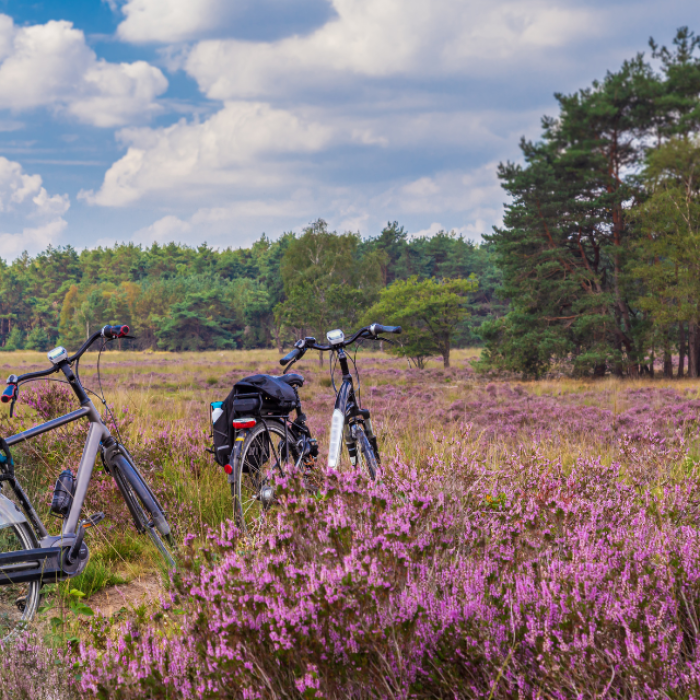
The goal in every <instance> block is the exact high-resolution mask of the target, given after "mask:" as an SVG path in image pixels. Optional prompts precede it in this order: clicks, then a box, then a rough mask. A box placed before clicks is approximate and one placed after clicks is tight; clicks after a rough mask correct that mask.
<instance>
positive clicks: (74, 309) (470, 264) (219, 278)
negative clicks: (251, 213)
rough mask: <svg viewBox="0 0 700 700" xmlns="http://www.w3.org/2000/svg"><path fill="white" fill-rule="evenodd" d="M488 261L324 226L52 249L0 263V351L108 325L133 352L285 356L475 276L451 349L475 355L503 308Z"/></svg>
mask: <svg viewBox="0 0 700 700" xmlns="http://www.w3.org/2000/svg"><path fill="white" fill-rule="evenodd" d="M489 251H490V248H489V246H488V245H475V244H474V243H471V242H469V241H466V240H464V239H463V238H462V237H460V236H457V235H455V234H453V233H445V232H440V233H438V234H436V235H435V236H432V237H430V238H413V239H411V238H409V235H408V233H407V232H406V231H405V230H404V229H403V228H402V227H401V226H399V225H398V223H396V222H394V223H389V224H388V225H387V226H386V227H385V228H384V230H383V231H382V232H381V233H380V234H379V235H378V236H376V237H373V238H368V239H365V240H363V239H362V238H361V237H360V236H359V234H353V233H341V234H338V233H336V232H334V231H329V230H328V227H327V225H326V223H325V222H324V221H322V220H319V221H317V222H315V223H313V224H312V225H310V226H309V227H308V228H307V229H306V230H305V231H304V232H303V233H302V234H300V235H294V234H292V233H287V234H284V235H283V236H281V237H280V238H279V239H277V240H275V241H271V240H270V239H269V238H267V237H266V236H264V235H263V236H262V237H261V238H260V239H259V240H258V241H256V242H255V243H254V244H253V245H252V246H251V247H249V248H237V249H234V248H227V249H225V250H214V249H212V248H210V247H209V246H207V245H206V244H202V245H200V246H199V247H197V248H192V247H188V246H185V245H180V244H177V243H169V244H166V245H158V244H153V245H152V246H151V247H148V248H143V247H141V246H139V245H134V244H132V243H127V244H120V245H115V246H113V247H111V248H101V247H98V248H94V249H85V250H82V251H80V252H78V251H76V250H75V249H73V248H71V247H70V246H68V247H64V248H49V249H47V250H46V251H44V252H42V253H40V254H39V255H37V256H36V257H31V256H29V255H27V254H24V255H22V256H21V257H19V258H17V259H16V260H14V261H12V262H11V263H7V262H3V261H2V260H1V259H0V346H1V347H0V349H2V350H18V349H33V350H48V349H49V348H50V347H52V346H54V345H55V344H58V343H60V344H62V345H65V346H66V347H67V348H75V347H77V346H78V345H79V344H80V343H81V342H82V341H83V340H84V339H85V338H86V337H88V336H89V335H90V333H91V332H92V331H94V330H95V329H96V328H98V327H100V326H101V325H103V324H105V323H126V324H128V325H129V326H130V327H131V328H132V329H133V331H134V334H135V335H136V336H137V337H138V340H137V341H136V342H133V341H132V342H130V343H128V347H129V348H132V349H147V348H152V349H160V350H172V351H185V350H205V349H236V348H264V347H276V348H278V349H282V347H283V346H284V345H285V344H289V343H290V341H293V340H295V339H296V338H298V337H300V336H301V335H304V334H316V335H317V336H318V337H319V338H324V337H325V331H327V330H330V329H331V328H335V327H338V326H340V327H344V328H345V329H346V331H347V330H350V329H351V328H352V327H353V326H356V325H358V324H359V323H361V321H362V319H363V315H364V314H365V313H366V312H367V311H368V310H369V309H370V308H371V307H372V305H373V304H374V303H375V302H376V301H377V300H378V298H379V296H380V293H381V291H382V290H384V289H385V288H387V287H389V286H391V285H392V284H393V283H395V282H397V281H409V280H414V281H416V282H418V281H419V280H422V279H428V278H433V279H439V280H443V279H454V278H456V279H467V278H469V277H470V276H472V275H474V276H476V277H477V278H478V279H479V280H480V286H479V288H478V290H474V291H472V292H471V293H469V295H468V296H465V297H464V304H465V307H466V308H465V312H466V313H464V314H462V320H461V322H460V323H459V324H458V325H459V327H458V328H456V329H455V331H454V333H453V342H454V343H455V344H456V345H468V344H474V343H476V342H478V338H479V336H478V330H477V329H478V325H479V324H480V323H481V322H482V321H483V320H484V319H485V318H487V317H489V316H494V315H497V314H498V313H500V311H499V310H501V309H502V308H503V305H502V304H499V303H498V302H496V301H495V288H496V287H497V285H498V272H497V270H496V269H495V268H494V266H493V263H492V259H491V254H490V252H489ZM467 313H468V314H469V315H467ZM377 320H379V319H377ZM124 349H127V343H125V344H124Z"/></svg>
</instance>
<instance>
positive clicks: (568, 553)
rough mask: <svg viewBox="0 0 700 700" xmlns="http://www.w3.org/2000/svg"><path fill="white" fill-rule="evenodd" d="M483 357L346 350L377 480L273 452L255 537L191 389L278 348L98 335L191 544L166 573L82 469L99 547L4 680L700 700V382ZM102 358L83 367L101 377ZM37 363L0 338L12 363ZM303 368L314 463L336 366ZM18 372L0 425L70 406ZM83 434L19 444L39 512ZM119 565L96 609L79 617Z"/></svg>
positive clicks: (22, 684) (67, 691) (70, 689)
mask: <svg viewBox="0 0 700 700" xmlns="http://www.w3.org/2000/svg"><path fill="white" fill-rule="evenodd" d="M476 355H477V353H476V351H456V352H454V355H453V358H452V365H453V366H452V367H451V368H450V369H443V368H442V366H441V363H438V362H433V361H431V362H429V363H428V365H427V367H426V369H425V370H418V369H416V368H413V367H407V364H406V362H405V361H402V360H398V359H396V358H392V357H390V356H388V355H385V354H382V353H369V352H362V353H360V354H358V356H357V364H358V368H359V369H360V376H361V380H362V384H361V386H362V400H363V405H364V406H365V407H367V408H370V409H371V411H372V415H373V419H374V422H375V427H376V428H377V430H378V433H379V435H380V438H381V439H380V445H381V449H382V454H383V456H384V468H383V473H382V475H381V476H382V478H381V479H380V480H379V481H378V482H377V483H375V484H371V483H369V482H368V481H367V480H366V479H365V478H364V476H363V475H358V474H355V473H354V472H352V471H351V470H350V469H349V468H348V466H347V465H345V467H344V468H343V469H341V470H340V471H339V472H337V473H334V472H327V471H326V470H325V468H324V467H323V466H322V465H321V466H320V476H319V478H320V479H321V481H322V483H323V486H322V489H321V491H320V493H319V494H317V495H315V496H313V495H310V494H308V493H307V492H306V491H304V489H303V488H302V487H301V485H300V484H301V480H300V479H299V478H298V475H296V474H294V473H290V474H288V476H287V478H286V479H285V480H284V482H283V483H282V484H280V504H279V506H278V507H276V508H275V509H273V511H272V512H271V514H270V515H269V517H268V519H267V522H265V523H264V525H263V527H262V528H261V531H260V532H258V533H257V535H256V537H255V538H254V539H253V540H251V539H244V538H241V537H240V536H239V534H238V533H237V532H236V531H235V528H233V527H232V525H231V524H230V522H229V520H228V519H229V518H230V517H231V515H232V507H231V498H230V491H229V486H228V483H227V481H226V478H225V474H224V473H223V470H222V469H221V468H220V467H218V466H217V465H216V464H215V463H214V462H213V460H212V459H211V457H210V456H209V455H208V454H207V453H206V451H205V448H206V447H207V446H208V445H209V418H208V404H209V402H210V401H213V400H220V399H223V398H224V397H225V396H226V394H227V393H228V392H229V391H230V388H231V386H232V384H233V382H234V381H235V380H236V379H237V378H240V377H243V376H246V375H248V374H252V373H257V372H268V373H276V372H277V370H278V367H279V365H277V362H276V360H277V358H278V357H279V355H278V354H277V353H276V352H273V351H241V352H205V353H198V354H180V355H174V354H170V353H119V352H110V353H107V354H105V355H104V356H103V358H102V363H101V376H102V383H103V386H104V390H105V395H106V398H107V401H108V403H109V405H111V406H112V407H113V409H114V414H115V417H116V422H117V424H118V425H119V428H120V431H121V434H122V436H123V438H124V441H125V442H126V443H127V445H128V446H129V447H130V449H131V451H132V453H133V454H134V456H135V457H136V458H137V459H138V461H139V464H140V465H141V466H142V467H143V469H144V471H145V472H146V474H147V476H148V479H149V481H150V482H151V483H152V484H153V485H154V486H155V488H156V490H157V492H158V493H159V495H160V496H161V498H162V500H163V502H164V503H165V504H166V506H167V508H168V512H169V517H170V518H171V520H172V521H173V522H174V524H175V527H176V530H177V532H178V537H179V539H180V540H181V541H182V542H185V541H186V542H187V546H185V547H183V552H182V559H181V561H180V566H179V569H178V574H177V576H176V577H175V578H174V579H172V580H171V579H170V578H169V577H168V576H167V574H165V572H164V571H163V568H162V565H161V563H160V560H159V558H158V556H157V554H156V552H155V551H154V550H152V549H151V548H150V546H149V545H147V543H146V542H143V541H142V539H141V538H139V537H137V536H136V534H135V532H134V531H133V528H132V527H131V525H130V524H128V520H127V515H128V514H127V513H126V509H125V507H124V505H123V504H122V503H121V502H120V501H119V499H118V497H117V495H118V494H117V492H116V489H115V488H114V486H113V484H112V483H111V481H110V480H109V479H108V478H107V476H106V475H104V474H103V473H102V472H101V471H97V472H96V477H95V480H94V482H93V488H92V490H91V493H90V495H89V499H88V501H89V502H88V504H87V506H86V510H89V511H90V512H94V511H98V510H101V511H104V512H106V513H107V516H108V517H107V519H106V520H105V521H104V523H103V524H102V525H101V526H100V527H99V528H98V529H97V530H96V531H95V532H93V533H91V535H90V539H89V546H90V548H91V552H92V558H91V563H90V565H89V567H88V569H87V571H86V572H85V573H84V574H83V575H81V576H80V577H79V578H77V579H74V580H73V581H71V582H70V586H68V585H62V586H61V587H51V588H50V589H49V590H48V591H47V600H48V602H49V603H50V604H51V605H53V607H52V608H51V610H50V611H47V612H45V613H44V614H43V616H42V617H41V618H40V620H39V621H38V624H37V627H36V630H35V631H34V633H33V635H32V636H29V637H28V638H27V639H26V640H23V641H22V642H21V643H19V644H17V645H15V646H14V647H13V648H12V649H10V650H6V653H7V654H11V655H12V656H11V658H12V663H10V664H9V665H7V664H6V665H5V666H6V668H5V671H3V672H2V673H0V684H1V692H2V694H3V695H2V697H8V698H9V697H27V698H35V697H36V698H39V697H49V696H51V697H56V696H59V697H70V696H75V697H87V696H90V695H91V694H96V695H98V696H99V697H114V698H117V697H118V698H131V697H134V698H136V697H163V698H165V697H173V698H175V697H193V698H194V697H213V698H214V697H217V698H218V697H250V698H253V697H264V698H276V697H300V698H301V697H328V698H340V697H352V698H375V697H376V698H378V697H391V698H408V697H425V698H428V697H444V698H447V697H450V698H453V697H460V698H477V697H483V698H602V697H624V698H648V697H653V698H656V697H658V698H669V697H670V698H691V697H699V696H700V647H699V646H698V643H699V642H700V512H699V510H698V506H699V505H700V498H699V497H698V496H697V494H698V477H699V476H700V474H699V472H698V463H699V462H700V443H699V442H698V424H699V421H700V383H698V382H694V381H690V380H680V381H678V380H676V381H671V380H655V381H650V380H645V381H634V382H632V381H619V380H612V379H606V380H602V381H596V382H593V381H585V380H571V379H562V380H557V381H541V382H521V381H517V380H514V379H511V380H507V381H506V380H502V379H495V378H490V377H485V376H482V375H479V374H478V373H476V372H475V371H474V370H473V369H472V366H471V362H472V360H474V359H475V357H476ZM95 363H96V355H95V354H90V355H88V356H87V357H86V358H85V361H84V363H83V364H84V366H83V367H82V368H81V376H82V378H83V382H84V384H85V385H86V386H87V387H89V388H91V389H92V390H94V391H98V382H97V375H96V364H95ZM45 366H46V360H45V356H44V355H41V354H39V353H27V352H23V353H5V354H2V355H0V372H1V371H3V370H4V371H5V373H6V374H10V373H11V372H14V373H19V372H21V371H27V370H30V369H36V368H40V367H41V368H43V367H45ZM297 368H298V371H300V372H301V373H302V374H303V375H304V376H305V378H306V384H305V386H304V387H303V389H301V391H300V394H301V397H302V400H303V402H304V407H305V412H306V413H307V415H308V416H309V424H310V426H311V427H312V430H313V431H314V434H315V435H316V436H317V437H318V439H319V443H320V445H321V455H322V460H321V461H322V462H323V461H324V458H325V455H326V447H327V441H326V437H327V430H328V424H329V422H330V414H331V411H332V407H333V398H334V394H333V389H332V387H331V386H330V380H329V374H328V365H327V364H326V365H324V366H323V367H319V365H318V361H317V357H316V355H313V356H312V355H311V354H309V355H308V356H307V357H306V358H305V359H304V361H303V362H302V363H299V364H298V365H297ZM33 386H34V387H36V389H29V388H26V389H24V390H23V392H22V400H21V401H20V403H19V404H18V406H17V415H16V417H15V418H14V419H12V420H10V419H9V418H8V416H7V412H6V409H5V411H4V412H3V414H2V417H1V418H0V431H1V433H0V434H3V435H7V434H9V433H11V432H16V431H17V430H19V429H21V428H22V427H23V426H28V425H31V424H33V423H34V422H36V421H37V420H38V418H39V417H46V418H47V417H50V416H53V415H56V414H57V413H58V412H61V411H62V410H65V408H67V407H68V406H69V405H70V406H73V405H74V404H73V402H71V400H70V397H69V396H68V395H66V394H65V392H64V387H62V386H60V385H56V384H49V385H43V386H39V385H33ZM84 430H85V428H84V427H82V426H80V425H77V424H73V425H72V426H70V427H69V428H66V429H64V430H62V431H60V434H59V433H58V432H57V433H52V434H49V435H47V436H45V437H42V438H40V439H39V440H37V441H36V442H35V443H34V444H33V445H32V446H27V447H25V448H23V449H22V450H21V451H19V452H18V454H17V457H18V462H19V465H20V466H19V472H20V474H21V475H22V478H23V479H24V483H25V484H26V486H27V490H28V491H30V492H31V493H33V494H34V495H35V496H36V500H37V503H39V504H40V506H41V509H42V510H43V514H45V513H46V511H47V509H48V503H49V502H50V498H51V491H52V487H53V483H54V481H55V479H56V477H57V475H58V473H59V472H60V470H61V469H62V468H65V467H67V466H68V467H70V466H72V467H75V466H77V463H78V460H79V457H80V451H81V449H82V436H84ZM47 520H50V518H49V517H48V516H47ZM51 524H52V525H53V526H54V528H56V527H57V526H58V522H57V521H53V520H52V521H51ZM114 585H116V587H117V589H118V590H119V591H121V593H120V595H123V600H124V603H125V605H124V607H122V606H119V607H118V608H115V607H114V606H111V607H108V608H107V609H106V612H108V613H110V614H111V613H113V615H112V616H111V617H107V616H103V615H99V614H98V615H91V614H89V613H86V612H85V610H83V614H76V612H77V613H79V612H80V606H76V605H74V604H72V603H74V602H75V600H76V599H78V598H80V601H81V603H82V604H87V606H88V608H90V607H92V608H94V609H95V610H97V609H98V608H101V607H104V603H105V600H106V598H105V596H106V595H108V593H109V591H112V590H114V589H113V586H114ZM144 590H149V591H150V592H151V596H150V600H145V601H144V600H142V599H141V596H142V594H143V592H144ZM71 591H72V593H71ZM133 591H136V592H135V593H133V594H132V593H130V592H133ZM154 592H155V593H157V594H158V595H155V596H154V595H153V593H154ZM81 594H84V596H82V595H81ZM71 607H72V608H73V611H71ZM57 617H58V618H59V619H60V620H62V622H60V623H56V622H54V623H51V619H55V618H57ZM27 659H31V661H30V662H29V663H28V662H27ZM62 669H63V670H69V672H68V673H62V672H61V670H62ZM47 689H49V690H47ZM47 692H48V693H49V695H47ZM22 693H24V694H22Z"/></svg>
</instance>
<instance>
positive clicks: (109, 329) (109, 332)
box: [101, 326, 129, 340]
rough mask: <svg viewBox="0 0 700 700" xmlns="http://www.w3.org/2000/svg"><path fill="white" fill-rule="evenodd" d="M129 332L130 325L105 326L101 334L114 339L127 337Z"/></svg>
mask: <svg viewBox="0 0 700 700" xmlns="http://www.w3.org/2000/svg"><path fill="white" fill-rule="evenodd" d="M128 334H129V326H105V327H104V328H103V329H102V331H101V335H102V337H103V338H108V339H110V340H113V339H115V338H126V336H127V335H128Z"/></svg>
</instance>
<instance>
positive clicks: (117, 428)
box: [93, 338, 124, 445]
mask: <svg viewBox="0 0 700 700" xmlns="http://www.w3.org/2000/svg"><path fill="white" fill-rule="evenodd" d="M106 347H107V339H106V338H104V339H103V340H102V347H101V348H100V351H99V352H98V353H97V383H98V384H99V387H100V393H101V394H102V396H101V397H100V396H97V394H95V396H97V398H99V399H100V400H101V401H102V405H103V406H104V407H105V410H106V411H107V413H109V417H110V418H111V419H112V425H114V429H115V430H116V431H117V437H118V438H119V443H120V444H122V445H123V444H124V441H123V440H122V434H121V433H120V432H119V425H118V424H117V419H116V418H115V417H114V414H113V413H112V409H111V408H110V407H109V406H108V405H107V399H106V398H105V390H104V387H103V386H102V375H101V374H100V360H101V359H102V352H103V351H104V349H105V348H106ZM93 393H94V392H93Z"/></svg>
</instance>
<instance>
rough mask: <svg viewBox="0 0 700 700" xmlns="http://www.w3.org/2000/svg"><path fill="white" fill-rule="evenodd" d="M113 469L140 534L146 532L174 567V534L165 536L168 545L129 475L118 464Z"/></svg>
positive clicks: (175, 551)
mask: <svg viewBox="0 0 700 700" xmlns="http://www.w3.org/2000/svg"><path fill="white" fill-rule="evenodd" d="M112 470H113V473H114V480H115V481H116V482H117V486H119V490H120V491H121V492H122V496H123V497H124V500H125V501H126V505H127V507H128V508H129V511H130V512H131V515H132V517H133V518H134V520H135V521H136V522H135V523H134V525H136V530H137V531H138V532H139V534H141V533H143V532H145V533H146V534H147V535H148V536H149V537H150V539H151V541H152V542H153V544H154V545H155V546H156V549H158V551H159V552H160V554H161V556H162V557H163V559H165V562H166V564H168V566H169V567H170V568H172V569H174V568H175V554H176V553H177V545H176V543H175V539H174V538H173V536H172V534H170V535H166V536H165V539H166V540H167V543H168V544H167V545H166V543H165V542H164V541H163V538H162V537H161V536H160V533H159V532H158V531H157V530H156V528H155V527H154V526H153V525H152V523H151V519H150V518H149V517H148V515H147V513H146V510H145V509H144V504H143V503H142V502H141V499H140V498H139V496H138V493H137V492H135V490H134V489H133V488H132V486H131V484H130V483H129V480H128V479H127V477H126V476H125V475H124V474H123V473H122V471H121V470H120V469H119V466H118V465H115V466H114V467H113V468H112ZM135 473H136V474H137V476H139V477H140V474H139V472H137V471H136V472H135ZM141 481H142V482H143V485H144V486H145V487H146V488H148V486H147V484H146V483H145V482H144V481H143V479H141ZM149 490H150V489H149Z"/></svg>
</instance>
